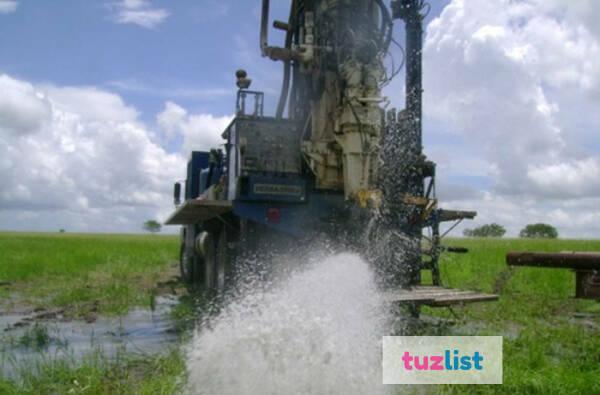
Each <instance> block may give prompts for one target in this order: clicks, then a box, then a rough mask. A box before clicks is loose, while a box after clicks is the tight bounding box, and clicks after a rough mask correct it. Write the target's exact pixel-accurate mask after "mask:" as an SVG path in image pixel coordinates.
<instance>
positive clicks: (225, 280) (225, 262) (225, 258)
mask: <svg viewBox="0 0 600 395" xmlns="http://www.w3.org/2000/svg"><path fill="white" fill-rule="evenodd" d="M227 243H228V237H227V230H226V229H225V227H223V228H222V229H221V231H220V232H219V236H218V239H217V251H216V258H217V259H216V269H217V270H216V284H215V286H216V288H217V289H218V290H219V291H224V290H225V288H226V287H227V286H228V285H229V281H230V274H231V256H230V253H229V246H228V245H227Z"/></svg>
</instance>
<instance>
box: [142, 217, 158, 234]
mask: <svg viewBox="0 0 600 395" xmlns="http://www.w3.org/2000/svg"><path fill="white" fill-rule="evenodd" d="M161 228H162V225H161V224H160V223H159V222H158V221H155V220H153V219H149V220H148V221H146V222H144V230H145V231H147V232H150V233H158V232H160V230H161Z"/></svg>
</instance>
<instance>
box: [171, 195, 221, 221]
mask: <svg viewBox="0 0 600 395" xmlns="http://www.w3.org/2000/svg"><path fill="white" fill-rule="evenodd" d="M231 208H232V204H231V202H230V201H228V200H198V199H195V200H188V201H186V202H185V203H184V204H182V205H181V206H179V207H178V208H177V209H176V210H175V212H173V214H171V216H170V217H169V218H167V220H166V221H165V225H191V224H195V223H198V222H200V221H206V220H209V219H211V218H215V217H216V216H218V215H221V214H225V213H226V212H228V211H231Z"/></svg>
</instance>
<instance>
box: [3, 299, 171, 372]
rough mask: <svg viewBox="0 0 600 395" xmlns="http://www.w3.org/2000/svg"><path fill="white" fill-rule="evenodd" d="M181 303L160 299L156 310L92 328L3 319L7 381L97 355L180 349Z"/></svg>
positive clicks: (29, 317) (26, 317)
mask: <svg viewBox="0 0 600 395" xmlns="http://www.w3.org/2000/svg"><path fill="white" fill-rule="evenodd" d="M180 298H181V297H177V296H173V295H164V296H159V297H157V298H156V304H155V306H154V309H153V310H151V309H142V308H136V309H133V310H131V311H130V312H129V313H128V314H126V315H123V316H119V317H102V316H99V317H97V319H95V321H94V322H85V321H81V320H68V319H64V318H63V317H62V316H61V315H60V314H47V315H46V316H44V314H41V315H40V313H35V312H31V313H28V314H23V313H16V314H15V313H10V314H3V315H0V367H1V371H2V375H3V376H4V377H15V376H16V375H17V374H18V372H19V370H20V369H23V368H27V367H30V366H33V365H35V364H36V363H37V362H40V361H48V360H49V359H59V358H71V359H75V360H78V359H81V358H83V357H85V356H86V355H89V354H91V353H94V352H101V353H102V354H103V355H104V356H106V357H109V358H110V357H112V356H115V355H117V353H122V352H126V353H128V354H140V355H148V354H150V355H151V354H156V353H160V352H163V351H166V350H168V349H169V347H171V346H173V345H175V344H177V341H178V339H179V334H180V329H181V327H180V326H181V325H180V324H181V323H180V322H177V320H176V319H175V318H174V314H172V313H173V309H174V308H175V307H176V306H178V305H179V304H180V302H181V301H180Z"/></svg>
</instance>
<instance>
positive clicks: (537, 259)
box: [506, 252, 600, 270]
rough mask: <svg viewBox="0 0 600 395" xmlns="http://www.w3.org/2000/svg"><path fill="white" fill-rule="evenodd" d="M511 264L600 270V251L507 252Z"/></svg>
mask: <svg viewBox="0 0 600 395" xmlns="http://www.w3.org/2000/svg"><path fill="white" fill-rule="evenodd" d="M506 263H507V264H509V265H511V266H535V267H551V268H565V269H576V270H600V253H588V252H558V253H554V252H509V253H507V254H506Z"/></svg>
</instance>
